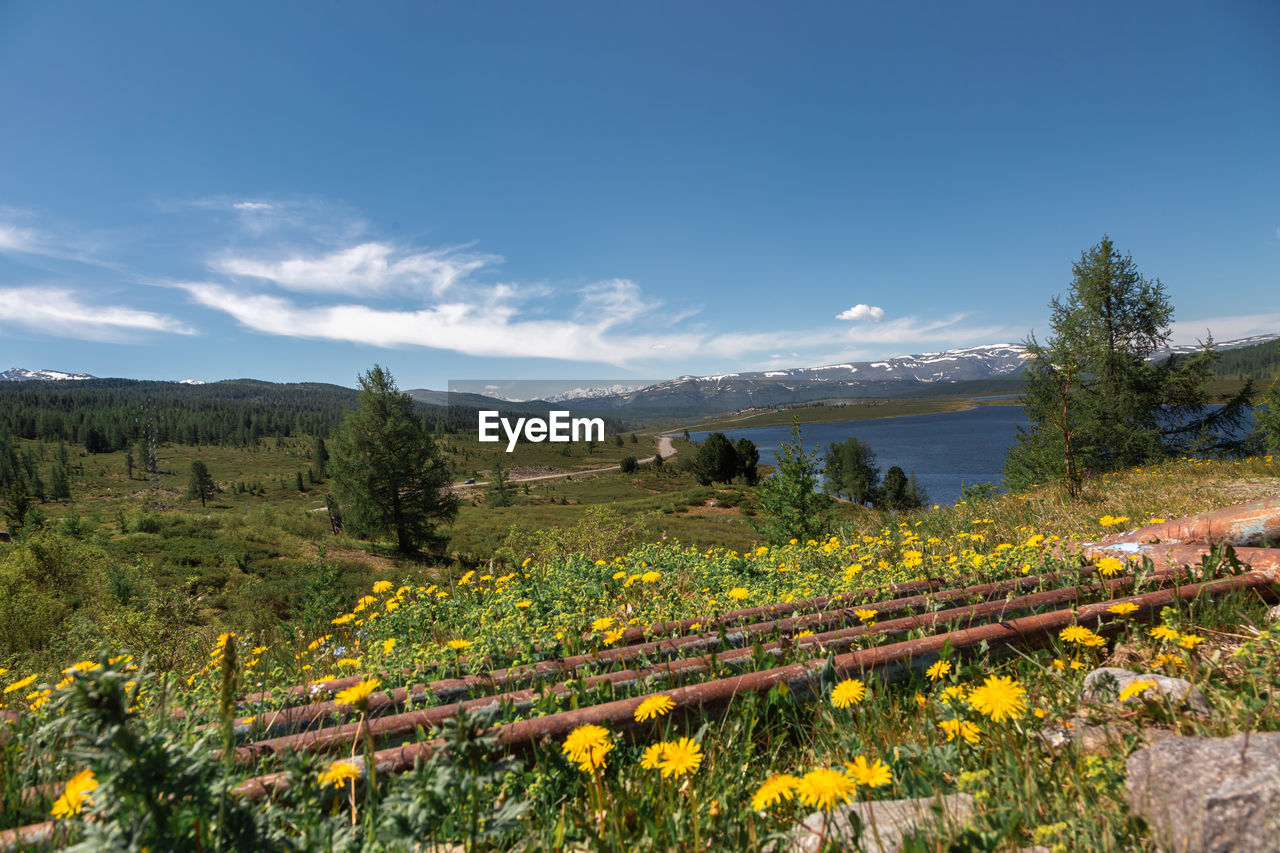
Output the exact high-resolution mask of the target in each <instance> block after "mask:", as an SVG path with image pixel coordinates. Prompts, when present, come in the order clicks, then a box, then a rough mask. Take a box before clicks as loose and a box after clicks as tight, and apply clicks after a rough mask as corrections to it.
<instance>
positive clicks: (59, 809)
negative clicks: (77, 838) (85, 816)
mask: <svg viewBox="0 0 1280 853" xmlns="http://www.w3.org/2000/svg"><path fill="white" fill-rule="evenodd" d="M97 787H98V780H97V779H95V778H93V771H92V770H81V771H80V772H79V773H77V774H76V775H74V776H72V777H71V778H70V779H68V780H67V785H66V787H65V788H63V789H62V796H60V797H58V799H57V801H56V802H55V803H54V804H53V811H52V812H51V814H52V815H53V816H54V817H69V816H71V815H76V814H80V809H82V808H83V807H85V806H87V805H93V798H92V797H91V796H89V792H90V791H93V790H94V789H95V788H97Z"/></svg>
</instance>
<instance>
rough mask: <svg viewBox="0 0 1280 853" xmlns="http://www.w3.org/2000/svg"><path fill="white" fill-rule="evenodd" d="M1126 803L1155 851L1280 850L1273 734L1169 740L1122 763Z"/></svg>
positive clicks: (1279, 751)
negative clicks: (1147, 830) (1145, 828)
mask: <svg viewBox="0 0 1280 853" xmlns="http://www.w3.org/2000/svg"><path fill="white" fill-rule="evenodd" d="M1126 770H1127V774H1128V778H1127V780H1126V783H1125V784H1126V787H1127V789H1128V800H1129V806H1130V808H1132V809H1133V811H1134V812H1135V813H1136V814H1138V815H1140V816H1141V817H1142V818H1143V819H1145V820H1146V822H1147V825H1148V826H1150V828H1151V833H1152V836H1153V839H1154V840H1155V842H1156V843H1157V844H1158V845H1159V847H1160V849H1162V850H1166V851H1176V853H1263V851H1276V850H1280V732H1261V733H1259V732H1254V733H1250V734H1238V735H1232V736H1231V737H1226V738H1192V737H1174V738H1168V739H1166V740H1163V741H1160V742H1159V743H1157V744H1155V745H1153V746H1148V747H1144V748H1142V749H1139V750H1137V751H1136V752H1134V753H1133V755H1131V756H1129V760H1128V762H1127V763H1126Z"/></svg>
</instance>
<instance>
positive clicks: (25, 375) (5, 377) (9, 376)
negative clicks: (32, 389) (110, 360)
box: [0, 367, 204, 385]
mask: <svg viewBox="0 0 1280 853" xmlns="http://www.w3.org/2000/svg"><path fill="white" fill-rule="evenodd" d="M97 378H98V377H96V376H93V375H92V374H89V373H67V372H66V371H63V370H27V369H26V368H25V367H11V368H9V369H8V370H4V371H0V382H65V381H67V380H73V379H97ZM178 384H179V385H203V384H204V380H203V379H179V380H178Z"/></svg>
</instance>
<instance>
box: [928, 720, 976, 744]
mask: <svg viewBox="0 0 1280 853" xmlns="http://www.w3.org/2000/svg"><path fill="white" fill-rule="evenodd" d="M938 728H940V729H942V732H943V734H945V735H946V736H947V743H950V742H951V741H953V740H955V739H956V738H957V737H962V738H964V739H965V740H966V741H968V742H969V743H977V742H978V737H979V735H981V734H982V729H980V728H978V727H977V726H976V725H974V724H973V723H971V722H969V721H968V720H943V721H942V722H940V723H938Z"/></svg>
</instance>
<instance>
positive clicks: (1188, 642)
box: [1178, 634, 1204, 649]
mask: <svg viewBox="0 0 1280 853" xmlns="http://www.w3.org/2000/svg"><path fill="white" fill-rule="evenodd" d="M1203 642H1204V637H1201V636H1200V635H1199V634H1182V635H1181V636H1180V637H1178V645H1180V646H1182V647H1183V648H1184V649H1194V648H1195V647H1196V646H1198V645H1200V644H1201V643H1203Z"/></svg>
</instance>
